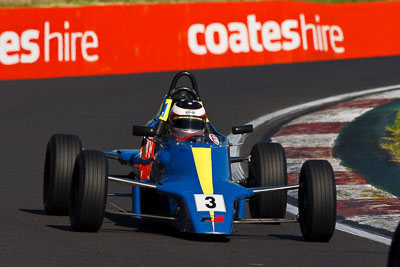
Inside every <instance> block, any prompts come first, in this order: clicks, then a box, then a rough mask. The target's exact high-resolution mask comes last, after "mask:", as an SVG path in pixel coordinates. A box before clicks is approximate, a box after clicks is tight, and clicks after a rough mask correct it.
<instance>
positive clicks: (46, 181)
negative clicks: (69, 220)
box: [43, 134, 82, 215]
mask: <svg viewBox="0 0 400 267" xmlns="http://www.w3.org/2000/svg"><path fill="white" fill-rule="evenodd" d="M81 150H82V143H81V140H80V139H79V137H78V136H76V135H71V134H54V135H53V136H51V138H50V139H49V141H48V143H47V149H46V158H45V166H44V177H43V206H44V209H45V211H46V212H47V214H51V215H68V206H69V191H70V187H71V181H72V172H73V168H74V162H75V158H76V156H77V155H78V154H79V152H80V151H81Z"/></svg>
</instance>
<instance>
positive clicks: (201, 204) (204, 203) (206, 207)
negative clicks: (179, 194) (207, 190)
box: [194, 194, 226, 212]
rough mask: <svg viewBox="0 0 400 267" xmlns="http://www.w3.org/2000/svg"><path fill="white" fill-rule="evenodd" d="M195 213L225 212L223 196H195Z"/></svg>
mask: <svg viewBox="0 0 400 267" xmlns="http://www.w3.org/2000/svg"><path fill="white" fill-rule="evenodd" d="M194 200H195V202H196V209H197V211H219V212H226V208H225V201H224V196H223V195H202V194H195V195H194Z"/></svg>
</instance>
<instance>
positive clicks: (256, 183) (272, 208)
mask: <svg viewBox="0 0 400 267" xmlns="http://www.w3.org/2000/svg"><path fill="white" fill-rule="evenodd" d="M273 185H287V170H286V156H285V151H284V150H283V147H282V146H281V145H280V144H278V143H258V144H256V145H254V146H253V148H252V150H251V162H250V163H249V186H250V187H263V186H273ZM286 203H287V191H278V192H268V193H262V194H258V195H256V196H255V197H254V198H253V199H251V200H250V213H251V217H253V218H284V217H285V214H286Z"/></svg>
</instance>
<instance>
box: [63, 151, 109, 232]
mask: <svg viewBox="0 0 400 267" xmlns="http://www.w3.org/2000/svg"><path fill="white" fill-rule="evenodd" d="M107 189H108V163H107V159H106V157H105V156H104V153H103V152H100V151H94V150H84V151H82V152H81V153H79V155H78V157H77V158H76V161H75V166H74V173H73V177H72V186H71V196H70V205H69V219H70V222H71V226H72V229H73V230H74V231H85V232H97V231H98V230H99V229H100V227H101V224H102V223H103V218H104V212H105V207H106V201H107Z"/></svg>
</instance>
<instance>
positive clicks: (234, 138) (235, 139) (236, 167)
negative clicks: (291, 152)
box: [228, 84, 400, 245]
mask: <svg viewBox="0 0 400 267" xmlns="http://www.w3.org/2000/svg"><path fill="white" fill-rule="evenodd" d="M395 89H400V84H396V85H391V86H384V87H376V88H372V89H367V90H363V91H359V92H354V93H348V94H341V95H336V96H331V97H327V98H323V99H319V100H316V101H311V102H307V103H304V104H300V105H296V106H292V107H288V108H285V109H281V110H278V111H275V112H272V113H269V114H265V115H263V116H261V117H258V118H256V119H254V120H252V121H250V122H248V123H246V124H253V127H254V129H256V128H257V127H259V126H261V125H263V124H265V123H268V122H270V121H272V120H274V119H279V118H282V117H287V116H290V114H293V113H296V112H300V111H304V110H307V109H309V108H313V107H317V106H320V105H325V104H330V103H335V102H341V101H346V100H348V99H351V98H354V97H358V96H364V95H369V94H373V93H381V92H385V91H391V90H395ZM228 138H229V140H230V142H231V143H234V144H235V143H239V141H240V139H241V136H240V135H232V134H229V135H228ZM244 138H246V136H244ZM239 155H240V146H234V147H231V156H232V157H237V156H239ZM231 166H232V178H233V179H241V178H244V171H243V169H242V167H241V165H240V164H232V165H231ZM293 208H295V209H296V210H297V207H295V206H293V205H289V204H288V208H287V211H288V212H290V213H293V214H297V213H298V212H297V211H296V210H294V209H293ZM291 210H292V211H291ZM336 229H337V230H340V231H343V232H347V233H350V234H353V235H357V236H360V237H364V238H367V239H370V240H373V241H376V242H379V243H383V244H386V245H390V243H391V239H390V238H386V237H382V236H379V235H376V234H374V233H370V232H367V231H364V230H360V229H357V228H354V227H351V226H349V225H345V224H342V223H336Z"/></svg>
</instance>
